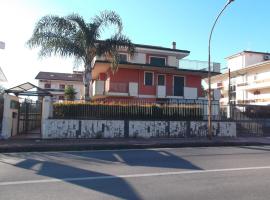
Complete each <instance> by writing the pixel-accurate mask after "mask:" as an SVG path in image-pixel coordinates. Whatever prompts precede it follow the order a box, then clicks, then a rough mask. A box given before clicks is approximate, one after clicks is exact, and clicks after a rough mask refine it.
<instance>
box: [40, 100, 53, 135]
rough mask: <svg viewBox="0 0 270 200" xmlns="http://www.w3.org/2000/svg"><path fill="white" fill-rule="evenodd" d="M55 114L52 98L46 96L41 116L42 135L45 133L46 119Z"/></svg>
mask: <svg viewBox="0 0 270 200" xmlns="http://www.w3.org/2000/svg"><path fill="white" fill-rule="evenodd" d="M52 114H53V105H52V98H51V97H50V96H45V97H44V98H43V102H42V116H41V137H42V138H43V135H44V133H45V129H46V127H45V126H46V120H47V119H49V118H50V117H52Z"/></svg>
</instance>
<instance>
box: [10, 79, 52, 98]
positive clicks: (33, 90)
mask: <svg viewBox="0 0 270 200" xmlns="http://www.w3.org/2000/svg"><path fill="white" fill-rule="evenodd" d="M5 93H8V94H10V93H13V94H14V95H16V96H19V95H22V96H52V94H51V93H50V92H48V91H47V90H44V89H42V88H40V87H37V86H35V85H34V84H32V83H29V82H26V83H23V84H21V85H17V86H15V87H12V88H10V89H7V90H5Z"/></svg>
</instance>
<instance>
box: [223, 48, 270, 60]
mask: <svg viewBox="0 0 270 200" xmlns="http://www.w3.org/2000/svg"><path fill="white" fill-rule="evenodd" d="M243 53H254V54H262V55H270V53H268V52H259V51H246V50H244V51H241V52H238V53H235V54H233V55H231V56H228V57H226V59H228V58H233V57H236V56H238V55H240V54H243Z"/></svg>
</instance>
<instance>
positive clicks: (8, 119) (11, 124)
mask: <svg viewBox="0 0 270 200" xmlns="http://www.w3.org/2000/svg"><path fill="white" fill-rule="evenodd" d="M18 106H19V98H18V97H16V96H11V95H9V94H4V112H3V120H2V132H1V133H0V138H3V139H8V138H10V137H11V136H14V135H17V125H18V108H19V107H18Z"/></svg>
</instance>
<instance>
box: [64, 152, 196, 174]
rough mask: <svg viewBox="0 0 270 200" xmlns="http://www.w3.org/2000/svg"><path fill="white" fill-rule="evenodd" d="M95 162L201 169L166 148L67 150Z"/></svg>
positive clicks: (73, 154) (70, 153)
mask: <svg viewBox="0 0 270 200" xmlns="http://www.w3.org/2000/svg"><path fill="white" fill-rule="evenodd" d="M65 154H69V155H72V156H79V157H81V158H82V159H83V157H84V158H86V159H88V160H89V161H95V162H101V163H102V162H121V163H123V164H125V165H128V166H143V167H159V168H171V169H172V168H174V169H187V170H201V168H200V167H198V166H196V165H194V164H192V163H191V162H190V161H188V160H186V159H183V158H181V157H179V156H177V155H174V154H172V153H171V152H169V151H165V150H131V151H100V152H66V153H65Z"/></svg>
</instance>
